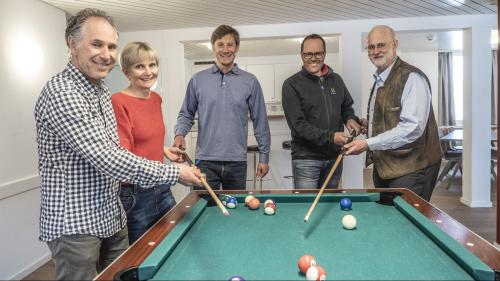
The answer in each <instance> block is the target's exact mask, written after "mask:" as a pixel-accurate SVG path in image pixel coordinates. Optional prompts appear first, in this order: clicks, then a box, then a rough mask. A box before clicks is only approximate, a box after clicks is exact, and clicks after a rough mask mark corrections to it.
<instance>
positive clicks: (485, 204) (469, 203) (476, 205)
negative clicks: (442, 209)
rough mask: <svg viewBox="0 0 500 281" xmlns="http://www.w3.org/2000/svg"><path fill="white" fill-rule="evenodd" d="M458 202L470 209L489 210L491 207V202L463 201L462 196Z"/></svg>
mask: <svg viewBox="0 0 500 281" xmlns="http://www.w3.org/2000/svg"><path fill="white" fill-rule="evenodd" d="M460 202H461V203H462V204H464V205H466V206H469V207H471V208H489V207H492V206H493V203H491V201H470V200H467V199H465V198H464V197H463V196H462V197H460Z"/></svg>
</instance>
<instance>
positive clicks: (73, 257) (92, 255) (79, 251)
mask: <svg viewBox="0 0 500 281" xmlns="http://www.w3.org/2000/svg"><path fill="white" fill-rule="evenodd" d="M47 245H48V247H49V249H50V252H51V254H52V260H53V261H54V264H55V267H56V276H55V277H56V278H55V279H56V280H92V279H94V278H95V277H96V276H97V273H99V272H101V271H102V270H103V269H104V268H106V267H107V266H108V265H109V264H111V263H112V262H113V261H114V260H115V259H116V258H117V257H118V256H119V255H121V253H123V251H125V250H126V249H127V247H128V235H127V227H124V228H123V229H122V230H120V231H118V232H117V233H115V234H114V235H113V236H111V237H108V238H99V237H96V236H93V235H87V234H73V235H63V236H61V237H59V238H57V239H55V240H52V241H50V242H48V243H47Z"/></svg>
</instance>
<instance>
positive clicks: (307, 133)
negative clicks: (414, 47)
mask: <svg viewBox="0 0 500 281" xmlns="http://www.w3.org/2000/svg"><path fill="white" fill-rule="evenodd" d="M300 52H301V57H302V62H303V66H302V70H301V71H299V72H297V73H296V74H294V75H292V76H291V77H289V78H288V79H287V80H286V81H285V82H284V83H283V91H282V103H283V109H284V111H285V116H286V120H287V122H288V126H289V127H290V130H291V133H292V169H293V179H294V187H295V188H297V189H301V188H319V187H320V186H321V185H322V183H323V182H324V180H325V178H326V176H327V175H328V172H329V171H330V169H331V167H332V165H333V163H334V162H335V160H336V159H337V157H338V155H339V153H340V150H341V147H342V146H343V145H344V144H346V143H347V140H348V138H349V136H350V135H351V134H353V133H354V132H355V133H356V135H357V134H359V133H360V131H361V126H360V125H359V118H358V117H357V116H356V115H355V114H354V109H353V108H352V105H353V103H354V101H353V100H352V98H351V95H350V94H349V91H348V90H347V88H346V86H345V84H344V81H342V78H340V76H339V75H338V74H337V73H334V72H333V70H332V69H331V68H330V67H328V66H327V65H326V64H324V60H325V55H326V46H325V40H324V39H323V38H322V37H321V36H320V35H317V34H311V35H309V36H307V37H306V38H304V40H303V41H302V44H301V47H300ZM344 124H345V125H346V127H347V130H348V131H349V133H347V134H346V133H344ZM341 175H342V165H339V167H338V168H337V170H336V171H335V173H334V175H333V177H332V178H331V179H330V182H329V183H328V188H337V187H338V185H339V182H340V177H341Z"/></svg>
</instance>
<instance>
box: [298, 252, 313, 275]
mask: <svg viewBox="0 0 500 281" xmlns="http://www.w3.org/2000/svg"><path fill="white" fill-rule="evenodd" d="M316 265H317V263H316V258H315V257H313V256H311V255H303V256H302V257H300V259H299V270H300V272H302V273H304V274H306V273H307V270H308V269H309V267H311V266H316Z"/></svg>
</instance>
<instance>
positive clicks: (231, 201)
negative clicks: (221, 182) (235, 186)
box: [226, 196, 238, 209]
mask: <svg viewBox="0 0 500 281" xmlns="http://www.w3.org/2000/svg"><path fill="white" fill-rule="evenodd" d="M237 204H238V200H236V198H235V197H233V196H230V197H229V198H227V200H226V206H227V207H228V208H229V209H234V208H236V205H237Z"/></svg>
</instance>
